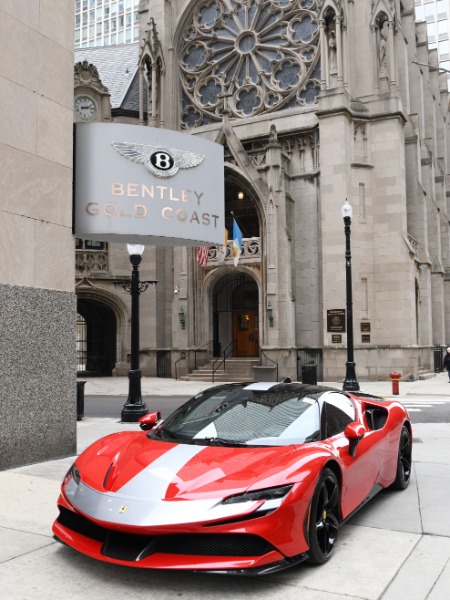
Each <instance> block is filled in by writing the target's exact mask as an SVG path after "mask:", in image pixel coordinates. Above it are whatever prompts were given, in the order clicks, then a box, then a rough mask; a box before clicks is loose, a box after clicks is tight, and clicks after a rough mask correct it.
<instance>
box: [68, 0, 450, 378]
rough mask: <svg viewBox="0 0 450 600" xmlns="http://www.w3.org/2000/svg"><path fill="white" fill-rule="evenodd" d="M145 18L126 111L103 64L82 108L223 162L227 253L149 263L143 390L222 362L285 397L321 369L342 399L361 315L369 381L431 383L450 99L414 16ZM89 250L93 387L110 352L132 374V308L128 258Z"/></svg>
mask: <svg viewBox="0 0 450 600" xmlns="http://www.w3.org/2000/svg"><path fill="white" fill-rule="evenodd" d="M139 13H140V28H141V36H140V38H141V40H143V43H142V45H140V46H139V49H138V51H137V53H136V56H137V64H136V65H135V67H136V69H135V70H134V71H133V72H132V73H129V77H130V86H129V87H128V88H127V90H128V91H127V92H126V93H125V94H122V96H121V99H120V101H119V103H118V104H117V105H116V107H114V105H113V104H111V99H110V98H109V99H108V94H111V89H109V88H108V89H107V88H106V87H105V86H104V84H105V81H104V79H105V76H106V75H107V73H106V71H105V76H104V75H103V73H102V72H101V70H100V69H99V73H95V70H94V71H93V70H92V67H93V65H92V64H90V63H89V61H85V63H84V67H83V63H82V62H81V61H80V62H79V63H77V66H76V73H77V69H78V75H77V74H76V80H75V88H76V89H75V95H77V94H78V95H83V94H86V95H91V96H95V99H96V102H97V104H98V107H99V111H98V112H96V113H95V117H94V119H95V120H103V121H108V120H115V121H123V122H135V123H136V124H140V125H142V126H146V125H148V126H151V127H165V128H168V129H173V130H179V131H184V132H185V133H187V134H190V135H194V136H202V137H205V138H206V139H209V140H212V141H216V142H218V143H220V144H222V145H223V146H224V154H225V163H224V170H225V172H224V175H225V214H226V218H225V225H226V228H227V230H228V233H229V240H230V241H228V246H227V250H226V252H225V256H224V254H223V252H222V250H223V248H220V247H219V246H217V247H215V246H210V247H209V250H208V260H207V263H206V265H205V264H200V263H199V262H198V256H197V251H196V249H193V248H185V247H173V248H155V247H148V248H146V250H145V254H144V259H143V262H142V276H143V277H145V278H146V279H152V280H158V284H157V285H156V286H155V287H154V288H153V289H151V290H149V291H147V292H146V293H145V294H142V295H141V314H142V319H141V367H142V370H143V373H144V374H147V375H161V376H172V377H173V376H177V377H178V376H180V375H186V374H188V373H190V372H191V371H192V370H193V369H194V368H195V367H196V366H197V362H200V363H201V362H205V361H206V360H209V359H213V360H216V359H219V358H220V357H223V356H226V357H228V358H229V359H230V360H231V359H233V358H234V359H249V360H251V359H255V361H256V362H257V363H258V364H260V365H266V366H272V367H276V376H277V377H278V378H279V379H281V378H282V377H286V376H290V377H292V378H294V379H300V378H301V377H302V373H304V372H305V371H304V369H305V368H306V369H308V368H309V367H311V366H312V367H314V368H315V371H316V374H317V377H318V379H319V380H320V381H335V382H336V381H342V380H343V378H344V375H345V364H346V360H347V358H348V354H347V348H348V341H349V340H348V339H347V336H348V319H347V316H348V308H351V309H352V324H353V335H352V341H353V345H354V357H355V362H356V373H357V376H358V379H360V380H377V379H387V378H388V377H389V373H391V372H393V371H397V372H400V373H401V374H402V376H403V377H404V378H411V379H413V378H417V377H418V376H419V375H420V372H421V371H423V370H429V369H431V370H432V369H433V358H434V356H435V348H436V347H440V346H443V345H446V343H447V341H448V340H449V339H450V337H449V336H450V314H446V311H445V306H446V299H447V297H448V294H449V269H450V257H449V249H450V248H449V244H450V239H449V217H448V214H449V211H448V209H447V197H448V158H447V155H448V93H447V77H446V75H445V74H441V73H439V71H438V69H437V66H438V58H437V54H436V51H431V52H430V51H429V50H428V46H427V35H426V24H425V23H418V24H417V23H415V16H414V2H413V0H378V1H376V0H364V1H358V2H355V1H353V0H205V1H200V2H199V1H195V2H194V1H191V2H184V1H183V2H182V1H181V0H180V1H178V0H172V1H171V2H167V1H164V0H141V2H140V6H139ZM104 50H106V48H105V49H102V51H104ZM76 60H77V58H76ZM80 65H81V66H80ZM83 69H84V72H85V76H81V77H80V72H82V71H83ZM80 70H81V71H80ZM88 71H89V72H90V77H91V79H90V80H89V77H88V76H86V72H88ZM131 80H133V81H131ZM133 82H134V84H133ZM133 90H134V91H133ZM133 94H134V96H133ZM96 95H97V96H96ZM133 97H134V98H135V102H134V105H133V107H131V104H129V105H128V106H125V104H126V102H125V101H128V102H129V103H131V100H132V98H133ZM105 99H106V100H105ZM102 102H106V104H105V106H106V109H105V108H103V109H101V108H100V107H101V106H102ZM111 106H112V111H111ZM76 118H77V117H76ZM80 119H81V120H83V119H82V118H80ZM346 201H348V202H349V203H350V205H351V206H352V211H353V213H352V222H351V272H352V291H353V303H352V305H349V303H348V290H347V287H346V274H347V268H346V257H345V245H346V239H345V235H344V222H343V218H342V214H341V209H342V207H343V205H344V203H345V202H346ZM234 222H236V223H237V224H238V225H239V227H240V229H241V231H242V234H243V244H242V253H241V256H240V258H239V262H238V264H237V265H235V263H234V261H233V257H232V252H231V237H232V229H233V223H234ZM79 244H80V246H79V247H78V250H77V261H78V262H77V274H78V279H77V296H78V306H79V309H78V313H79V323H78V325H79V332H80V333H79V340H78V344H79V350H80V352H79V356H80V357H81V358H79V363H80V365H81V370H86V371H87V372H89V371H90V370H91V367H89V366H88V362H89V361H91V362H93V361H94V355H95V356H97V355H98V356H100V355H102V347H103V348H106V346H107V347H108V348H109V350H108V351H107V352H106V351H104V350H103V355H102V360H104V361H106V362H104V363H103V366H102V367H100V366H98V367H95V366H94V367H92V370H93V371H95V369H96V368H97V369H98V370H99V372H100V370H101V369H103V372H102V374H111V373H120V374H125V373H126V371H127V369H128V364H129V362H128V360H129V298H128V297H127V296H126V295H124V294H123V293H120V292H118V291H117V285H116V286H114V281H116V283H117V280H118V279H120V278H124V279H125V278H126V277H127V276H128V275H129V262H128V257H127V256H126V253H125V252H124V249H123V248H120V247H119V246H117V245H116V244H111V245H109V246H108V247H105V246H104V245H102V246H97V247H96V246H95V242H91V244H93V246H92V247H89V242H88V241H84V242H82V241H80V242H79ZM224 244H225V241H224ZM447 312H448V311H447ZM94 323H97V324H98V323H100V325H99V326H98V327H99V329H98V333H97V334H95V335H92V333H91V334H89V335H88V334H87V333H86V332H87V330H89V329H91V330H92V328H93V327H94ZM83 331H84V333H82V332H83ZM105 332H108V334H107V336H106V335H105ZM94 338H95V339H97V342H95V339H94ZM106 338H107V339H108V343H107V344H105V341H104V340H105V339H106ZM93 340H94V341H93ZM95 348H97V349H95ZM111 348H112V350H111ZM105 353H106V354H107V356H106V357H105ZM94 362H95V361H94Z"/></svg>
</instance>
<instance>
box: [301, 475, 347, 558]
mask: <svg viewBox="0 0 450 600" xmlns="http://www.w3.org/2000/svg"><path fill="white" fill-rule="evenodd" d="M339 520H340V490H339V482H338V480H337V477H336V475H335V474H334V472H333V471H332V470H331V469H325V470H324V471H322V473H321V474H320V477H319V480H318V482H317V485H316V489H315V491H314V495H313V498H312V501H311V505H310V509H309V526H308V533H309V551H308V560H309V562H310V563H312V564H316V565H321V564H323V563H324V562H326V561H327V560H328V559H329V558H330V556H331V554H332V552H333V549H334V546H335V544H336V540H337V535H338V529H339Z"/></svg>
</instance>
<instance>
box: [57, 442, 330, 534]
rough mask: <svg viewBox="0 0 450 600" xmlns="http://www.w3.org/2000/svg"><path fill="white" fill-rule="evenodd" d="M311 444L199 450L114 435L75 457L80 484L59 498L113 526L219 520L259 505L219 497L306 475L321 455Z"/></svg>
mask: <svg viewBox="0 0 450 600" xmlns="http://www.w3.org/2000/svg"><path fill="white" fill-rule="evenodd" d="M313 446H314V445H308V446H297V447H295V446H280V447H251V446H250V447H221V446H200V445H197V444H195V445H192V444H174V443H169V442H161V441H157V440H153V439H150V438H148V437H147V435H146V434H145V433H143V434H141V433H134V434H133V433H124V434H115V435H112V436H108V437H107V438H104V439H103V440H100V441H99V442H97V443H96V444H94V445H93V446H91V447H90V448H88V449H87V450H86V451H85V452H84V453H83V454H81V455H80V457H79V458H78V459H77V461H76V464H77V467H78V469H79V471H80V474H81V481H79V482H76V481H75V480H74V478H73V477H72V478H70V477H69V478H68V481H67V483H66V484H65V487H64V488H63V493H64V495H65V497H66V499H67V500H68V501H69V502H70V503H71V504H72V506H73V507H75V508H76V509H77V510H79V511H80V512H82V513H84V514H85V515H87V516H89V517H91V518H92V519H95V520H97V521H99V522H102V523H109V524H113V525H114V526H127V527H151V528H154V527H158V528H161V527H165V526H169V527H170V526H174V525H180V524H185V525H187V524H189V523H191V524H192V523H198V522H207V521H209V522H214V521H221V520H223V519H227V518H233V517H236V516H237V515H239V516H242V515H246V514H249V513H252V512H253V511H255V510H257V509H258V507H259V506H261V504H263V501H262V500H261V501H245V502H242V503H238V504H235V503H231V504H224V503H223V502H222V500H223V498H225V497H227V496H230V495H232V494H239V493H243V492H245V491H247V490H249V489H263V488H267V487H276V486H280V485H285V484H288V483H296V482H298V481H299V480H300V479H301V478H302V477H303V476H306V475H307V473H308V468H305V469H303V468H302V466H305V465H306V464H307V463H309V462H310V461H311V460H312V459H313V457H314V455H320V452H319V451H318V450H317V449H316V450H314V448H313Z"/></svg>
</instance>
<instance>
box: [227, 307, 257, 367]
mask: <svg viewBox="0 0 450 600" xmlns="http://www.w3.org/2000/svg"><path fill="white" fill-rule="evenodd" d="M233 339H234V353H235V356H258V354H259V344H258V342H259V332H258V313H257V312H255V311H243V310H242V311H241V310H239V311H235V312H233Z"/></svg>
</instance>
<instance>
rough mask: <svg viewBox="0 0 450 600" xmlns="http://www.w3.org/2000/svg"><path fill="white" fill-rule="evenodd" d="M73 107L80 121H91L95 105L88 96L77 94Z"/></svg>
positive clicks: (93, 116)
mask: <svg viewBox="0 0 450 600" xmlns="http://www.w3.org/2000/svg"><path fill="white" fill-rule="evenodd" d="M73 107H74V111H75V114H76V116H77V117H78V118H79V119H81V121H92V119H94V118H95V115H96V114H97V105H96V103H95V102H94V100H93V99H92V98H91V97H90V96H77V97H76V98H75V102H74V104H73Z"/></svg>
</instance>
